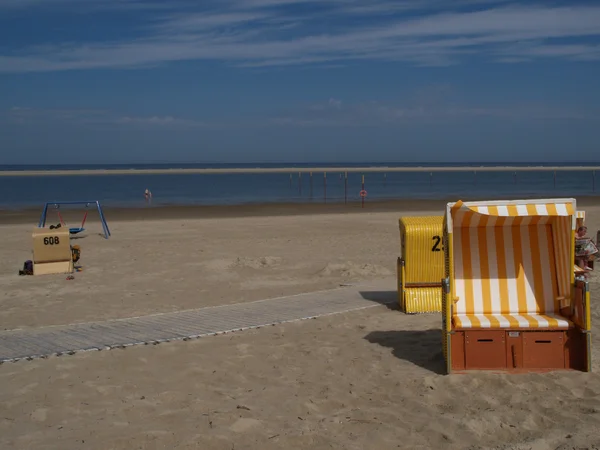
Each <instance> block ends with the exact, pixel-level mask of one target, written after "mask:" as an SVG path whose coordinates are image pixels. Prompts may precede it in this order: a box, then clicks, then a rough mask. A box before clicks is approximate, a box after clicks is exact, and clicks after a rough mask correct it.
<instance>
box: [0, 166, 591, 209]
mask: <svg viewBox="0 0 600 450" xmlns="http://www.w3.org/2000/svg"><path fill="white" fill-rule="evenodd" d="M594 164H595V163H590V162H572V161H569V162H564V163H558V162H552V163H549V162H519V163H514V162H496V163H493V162H486V163H481V162H452V163H439V162H434V163H429V162H421V163H398V162H352V163H348V162H344V163H315V162H311V163H151V164H147V163H136V164H125V163H118V164H53V165H50V164H19V165H16V164H3V165H0V171H27V170H41V171H45V170H48V171H53V170H54V171H55V170H82V169H96V170H98V169H100V170H111V169H131V170H135V169H193V168H197V169H203V168H207V169H210V168H215V169H219V168H231V169H233V168H282V167H283V168H307V167H321V168H329V169H331V171H329V172H327V176H326V178H325V177H324V175H323V173H322V172H314V173H313V176H312V177H310V176H309V174H307V173H304V174H302V175H301V176H300V175H299V173H297V172H296V173H294V172H292V173H289V174H288V173H252V174H136V175H133V174H131V175H129V174H118V175H117V174H107V175H103V176H86V175H81V176H64V175H62V176H61V175H53V176H43V177H42V176H19V177H0V193H2V195H1V196H0V208H2V209H24V208H32V207H36V206H40V207H42V206H43V204H44V203H46V202H64V201H96V200H98V201H100V202H101V203H102V204H103V205H104V206H109V207H146V206H148V205H147V204H146V203H145V200H144V191H145V189H149V190H150V191H151V192H152V196H153V199H152V206H167V205H236V204H249V203H274V202H277V203H294V202H323V201H327V202H344V201H346V200H347V201H348V202H353V201H359V200H360V199H361V197H360V191H361V189H362V184H361V181H362V180H361V176H362V174H361V173H358V172H352V173H348V178H347V181H346V180H345V179H344V175H343V173H342V172H339V171H338V172H336V170H335V169H336V167H338V168H341V167H390V168H391V167H433V166H437V167H440V166H443V167H469V168H471V167H472V168H474V169H475V168H478V167H498V166H499V167H506V166H513V167H541V166H564V167H575V166H592V165H594ZM364 177H365V190H366V191H367V201H369V200H370V201H377V200H380V201H382V200H401V199H446V198H452V197H456V198H458V197H461V198H463V199H464V198H469V197H489V198H501V197H505V198H515V197H524V198H531V197H540V196H543V197H550V198H551V197H575V196H592V195H596V190H597V186H596V180H595V173H593V171H592V169H590V171H589V172H588V171H568V170H566V171H561V172H557V173H556V174H554V173H553V172H552V171H547V172H539V171H531V172H529V171H527V170H524V171H519V172H513V171H499V172H485V173H484V172H481V173H477V172H476V171H475V170H473V171H471V170H468V171H456V172H433V173H429V172H410V173H408V172H407V173H402V172H390V173H385V172H380V173H369V172H367V173H365V174H364Z"/></svg>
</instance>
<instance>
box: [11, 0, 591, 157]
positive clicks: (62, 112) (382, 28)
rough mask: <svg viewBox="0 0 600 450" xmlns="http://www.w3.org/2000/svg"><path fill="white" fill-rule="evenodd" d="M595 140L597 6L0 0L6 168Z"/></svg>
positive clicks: (507, 149)
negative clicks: (70, 163) (44, 164)
mask: <svg viewBox="0 0 600 450" xmlns="http://www.w3.org/2000/svg"><path fill="white" fill-rule="evenodd" d="M599 149H600V2H598V1H575V0H572V1H552V0H544V1H539V2H524V1H521V2H514V1H501V0H499V1H495V0H452V1H450V0H319V1H310V0H198V1H190V0H171V1H168V2H167V1H164V0H163V1H154V0H0V164H1V163H4V164H19V163H28V162H35V163H60V164H63V163H68V162H72V163H95V162H98V163H102V162H169V161H182V162H184V161H188V162H255V161H256V162H261V161H275V162H278V161H282V162H285V161H299V162H305V161H410V162H415V161H427V162H441V161H482V162H485V161H567V160H576V161H600V150H599Z"/></svg>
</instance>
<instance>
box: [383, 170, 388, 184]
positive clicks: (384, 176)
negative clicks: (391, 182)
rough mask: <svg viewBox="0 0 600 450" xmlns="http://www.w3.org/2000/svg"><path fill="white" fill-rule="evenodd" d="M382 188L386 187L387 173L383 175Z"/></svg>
mask: <svg viewBox="0 0 600 450" xmlns="http://www.w3.org/2000/svg"><path fill="white" fill-rule="evenodd" d="M383 187H387V173H384V174H383Z"/></svg>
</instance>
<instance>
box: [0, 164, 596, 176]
mask: <svg viewBox="0 0 600 450" xmlns="http://www.w3.org/2000/svg"><path fill="white" fill-rule="evenodd" d="M596 170H600V166H478V167H477V166H455V167H443V166H440V167H386V166H379V167H268V168H267V167H254V168H253V167H240V168H187V169H184V168H173V169H71V170H4V171H0V177H11V176H12V177H15V176H16V177H18V176H21V177H31V176H65V175H79V176H82V175H160V174H171V175H173V174H252V173H261V174H267V173H311V172H317V173H325V174H326V173H327V172H330V173H340V172H342V173H343V172H349V173H352V172H354V173H356V172H361V173H369V172H525V171H527V172H533V171H535V172H553V171H562V172H565V171H569V172H572V171H596Z"/></svg>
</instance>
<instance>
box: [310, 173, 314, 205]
mask: <svg viewBox="0 0 600 450" xmlns="http://www.w3.org/2000/svg"><path fill="white" fill-rule="evenodd" d="M312 198H313V180H312V172H311V173H310V199H311V200H312Z"/></svg>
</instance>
